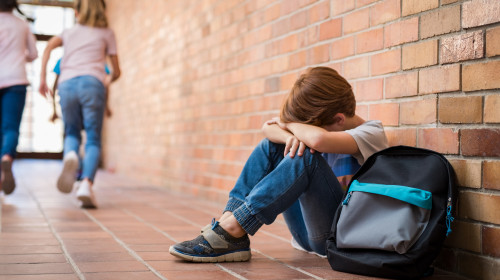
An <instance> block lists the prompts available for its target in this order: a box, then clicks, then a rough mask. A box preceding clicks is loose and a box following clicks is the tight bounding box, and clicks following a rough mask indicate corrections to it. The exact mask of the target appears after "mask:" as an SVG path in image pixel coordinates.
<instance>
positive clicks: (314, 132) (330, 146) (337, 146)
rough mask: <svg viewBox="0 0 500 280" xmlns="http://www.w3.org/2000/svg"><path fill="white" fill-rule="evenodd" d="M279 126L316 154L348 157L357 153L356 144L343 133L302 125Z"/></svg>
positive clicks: (287, 124)
mask: <svg viewBox="0 0 500 280" xmlns="http://www.w3.org/2000/svg"><path fill="white" fill-rule="evenodd" d="M280 124H281V125H284V126H285V128H286V129H287V130H289V131H290V132H291V133H293V135H295V136H296V137H297V138H298V139H299V140H300V141H301V142H304V143H305V144H306V145H307V147H309V148H311V149H314V150H316V151H318V152H322V153H336V154H350V155H353V154H356V153H358V152H359V148H358V144H357V143H356V141H355V140H354V138H353V137H352V136H351V135H350V134H349V133H347V132H345V131H327V130H326V129H324V128H321V127H317V126H313V125H308V124H303V123H286V124H282V123H280Z"/></svg>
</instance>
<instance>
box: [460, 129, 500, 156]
mask: <svg viewBox="0 0 500 280" xmlns="http://www.w3.org/2000/svg"><path fill="white" fill-rule="evenodd" d="M498 143H500V129H488V128H479V129H462V130H461V131H460V146H461V150H462V155H464V156H480V157H498V156H500V145H498Z"/></svg>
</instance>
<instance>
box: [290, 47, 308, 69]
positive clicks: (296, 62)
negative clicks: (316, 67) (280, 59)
mask: <svg viewBox="0 0 500 280" xmlns="http://www.w3.org/2000/svg"><path fill="white" fill-rule="evenodd" d="M289 62H290V64H289V69H297V68H302V67H305V66H306V65H307V51H301V52H298V53H294V54H292V55H291V57H290V61H289Z"/></svg>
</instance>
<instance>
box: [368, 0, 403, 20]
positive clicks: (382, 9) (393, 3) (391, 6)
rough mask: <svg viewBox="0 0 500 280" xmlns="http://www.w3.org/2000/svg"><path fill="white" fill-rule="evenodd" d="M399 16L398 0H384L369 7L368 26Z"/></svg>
mask: <svg viewBox="0 0 500 280" xmlns="http://www.w3.org/2000/svg"><path fill="white" fill-rule="evenodd" d="M400 16H401V1H400V0H384V1H382V2H380V3H377V4H375V5H374V6H372V7H370V26H375V25H378V24H382V23H386V22H388V21H391V20H395V19H398V18H399V17H400Z"/></svg>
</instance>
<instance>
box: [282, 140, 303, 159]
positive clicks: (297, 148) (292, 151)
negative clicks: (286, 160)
mask: <svg viewBox="0 0 500 280" xmlns="http://www.w3.org/2000/svg"><path fill="white" fill-rule="evenodd" d="M305 149H306V144H304V142H302V141H300V140H299V139H297V137H295V136H294V135H292V136H290V137H288V138H287V139H286V143H285V151H284V154H283V155H284V156H285V157H286V155H289V156H290V158H294V157H295V155H298V156H299V157H300V156H302V155H303V154H304V150H305Z"/></svg>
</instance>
